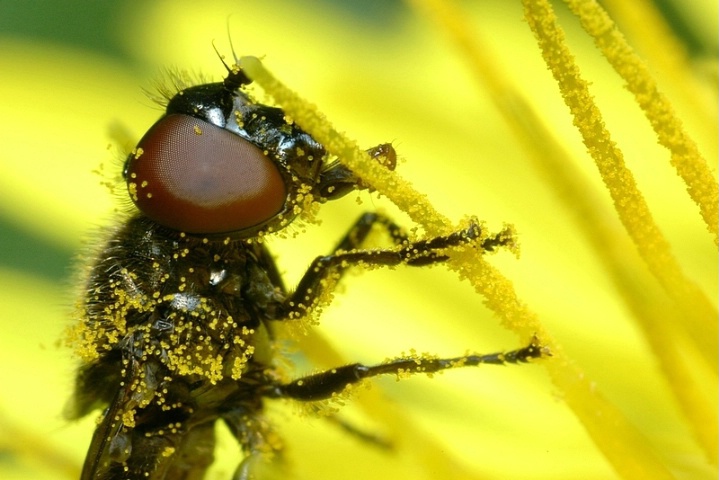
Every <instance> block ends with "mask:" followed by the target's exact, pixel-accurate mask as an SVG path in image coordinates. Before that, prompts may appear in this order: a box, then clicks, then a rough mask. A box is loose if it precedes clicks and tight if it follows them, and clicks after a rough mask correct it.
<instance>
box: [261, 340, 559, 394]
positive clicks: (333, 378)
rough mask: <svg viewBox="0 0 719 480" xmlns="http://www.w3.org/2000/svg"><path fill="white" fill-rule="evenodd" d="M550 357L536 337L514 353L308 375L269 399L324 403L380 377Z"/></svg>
mask: <svg viewBox="0 0 719 480" xmlns="http://www.w3.org/2000/svg"><path fill="white" fill-rule="evenodd" d="M547 355H550V353H549V351H548V350H547V349H546V347H542V346H541V345H540V344H539V342H538V340H537V338H536V337H535V338H533V339H532V341H531V343H530V344H529V345H527V346H526V347H524V348H520V349H518V350H512V351H510V352H497V353H490V354H486V355H465V356H462V357H455V358H433V357H429V356H416V357H405V358H396V359H394V360H390V361H388V362H386V363H381V364H378V365H371V366H367V365H362V364H359V363H353V364H351V365H345V366H343V367H338V368H333V369H332V370H326V371H324V372H321V373H317V374H314V375H308V376H306V377H302V378H299V379H297V380H295V381H293V382H290V383H287V384H284V385H277V386H275V387H274V388H273V389H272V390H271V391H270V392H269V394H268V396H272V397H284V398H293V399H295V400H301V401H315V400H323V399H326V398H330V397H331V396H332V395H334V394H338V393H340V392H342V391H343V390H344V389H345V388H346V387H347V386H348V385H352V384H355V383H358V382H360V381H361V380H363V379H365V378H370V377H375V376H378V375H390V374H393V375H407V374H414V373H435V372H438V371H440V370H446V369H449V368H458V367H470V366H476V365H480V364H492V365H505V364H508V363H522V362H528V361H529V360H530V359H532V358H538V357H542V356H547Z"/></svg>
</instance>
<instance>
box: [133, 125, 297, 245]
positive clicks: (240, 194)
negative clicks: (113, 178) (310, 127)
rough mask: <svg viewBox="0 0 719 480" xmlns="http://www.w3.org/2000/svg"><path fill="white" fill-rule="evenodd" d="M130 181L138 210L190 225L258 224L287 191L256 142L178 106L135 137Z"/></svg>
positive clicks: (190, 229) (213, 229)
mask: <svg viewBox="0 0 719 480" xmlns="http://www.w3.org/2000/svg"><path fill="white" fill-rule="evenodd" d="M140 149H141V150H140ZM127 184H128V189H129V191H130V197H131V198H132V199H133V201H134V202H135V204H136V205H137V207H138V208H139V209H140V210H141V211H142V213H144V214H145V215H147V216H148V217H149V218H151V219H152V220H154V221H156V222H157V223H159V224H160V225H164V226H166V227H170V228H173V229H176V230H180V231H183V232H187V233H206V234H212V233H224V232H237V231H240V230H243V229H245V228H248V227H252V226H254V225H258V224H260V223H262V222H265V221H267V220H269V219H270V218H272V217H273V216H275V215H276V214H277V213H279V211H280V210H281V209H282V207H283V205H284V203H285V196H286V194H287V189H286V187H285V183H284V181H283V179H282V176H281V175H280V172H279V171H278V169H277V167H276V166H275V164H274V163H273V162H272V161H271V160H270V159H269V158H267V156H266V155H264V154H263V153H262V151H261V150H260V149H259V148H257V147H256V146H254V145H253V144H251V143H249V142H248V141H247V140H244V139H242V138H240V137H238V136H237V135H235V134H233V133H231V132H228V131H227V130H223V129H222V128H219V127H216V126H215V125H212V124H210V123H208V122H205V121H203V120H199V119H196V118H194V117H190V116H188V115H180V114H172V115H168V116H166V117H164V118H162V119H161V120H160V121H158V122H157V123H156V124H155V125H153V126H152V128H150V130H149V131H148V132H147V133H146V134H145V136H144V137H143V138H142V140H140V143H139V144H138V155H137V157H136V158H135V157H133V158H131V160H130V162H129V164H128V167H127Z"/></svg>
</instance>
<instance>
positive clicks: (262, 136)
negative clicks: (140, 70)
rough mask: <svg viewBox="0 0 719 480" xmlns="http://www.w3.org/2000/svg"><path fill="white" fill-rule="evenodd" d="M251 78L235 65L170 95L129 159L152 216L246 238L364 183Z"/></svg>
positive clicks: (143, 205)
mask: <svg viewBox="0 0 719 480" xmlns="http://www.w3.org/2000/svg"><path fill="white" fill-rule="evenodd" d="M250 82H251V81H250V80H249V79H248V78H247V77H246V76H245V74H244V73H243V72H242V71H241V70H239V69H237V68H228V75H227V77H226V78H225V80H224V81H223V82H220V83H208V84H204V85H197V86H194V87H189V88H185V89H183V90H181V91H179V92H178V93H177V94H176V95H174V96H173V97H172V98H170V100H169V102H168V104H167V109H166V112H165V114H164V115H163V116H162V117H161V118H160V119H159V120H158V121H157V122H156V123H155V124H154V125H153V126H152V127H151V128H150V129H149V130H148V131H147V133H146V134H145V135H144V136H143V137H142V139H141V140H140V142H139V143H138V145H137V148H136V149H135V150H134V151H133V152H132V153H131V154H130V155H129V156H128V158H127V160H126V162H125V168H124V171H123V175H124V177H125V180H126V182H127V185H128V191H129V194H130V197H131V199H132V201H133V202H134V203H135V205H136V206H137V208H138V209H139V210H140V211H141V212H142V214H143V215H145V216H146V217H148V218H150V219H151V220H153V221H155V222H156V223H157V224H159V225H162V226H164V227H167V228H169V229H172V230H176V231H180V232H184V233H187V234H190V235H198V236H203V237H221V238H227V237H230V238H233V239H242V238H250V237H257V236H261V235H263V234H265V233H269V232H273V231H278V230H281V229H283V228H284V227H286V226H287V225H289V224H290V223H291V222H292V220H294V219H295V218H296V217H297V216H298V215H300V214H301V213H303V212H304V211H305V210H307V209H308V208H311V207H312V206H313V205H316V204H317V203H318V202H323V201H326V200H330V199H335V198H339V197H340V196H343V195H344V194H346V193H347V192H349V191H350V190H352V189H354V188H364V187H363V186H362V185H361V182H360V181H359V179H358V178H356V177H355V176H354V175H353V174H352V172H351V171H350V170H349V169H347V168H346V167H344V166H342V165H341V164H339V163H337V162H332V163H328V162H327V153H326V151H325V148H324V147H323V146H322V145H321V144H319V143H318V142H317V141H316V140H315V139H313V138H312V137H311V136H310V135H309V134H307V133H306V132H304V131H303V130H302V129H300V128H299V127H298V126H297V125H295V124H293V123H291V122H289V121H288V120H287V118H286V115H285V113H284V112H283V111H282V110H281V109H279V108H275V107H271V106H268V105H263V104H259V103H256V102H254V101H253V100H252V99H251V98H250V97H249V96H248V94H247V93H245V92H244V91H243V87H244V86H245V85H247V84H249V83H250ZM383 147H384V148H385V150H386V149H387V148H389V149H391V146H386V145H385V146H383ZM391 154H392V155H394V150H392V149H391ZM382 155H383V158H386V157H387V156H388V155H387V153H386V151H383V153H382ZM393 163H394V161H393V160H392V167H390V168H393Z"/></svg>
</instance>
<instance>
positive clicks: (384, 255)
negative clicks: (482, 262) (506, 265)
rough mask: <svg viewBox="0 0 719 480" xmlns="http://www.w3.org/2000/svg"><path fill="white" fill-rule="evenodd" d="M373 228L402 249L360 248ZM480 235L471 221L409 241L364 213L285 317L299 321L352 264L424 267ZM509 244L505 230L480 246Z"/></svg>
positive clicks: (304, 282)
mask: <svg viewBox="0 0 719 480" xmlns="http://www.w3.org/2000/svg"><path fill="white" fill-rule="evenodd" d="M374 225H381V226H382V227H384V228H385V229H386V230H387V232H388V233H389V235H390V237H391V238H392V240H393V242H394V243H395V245H396V246H397V247H399V248H394V249H377V250H360V249H357V248H358V247H360V246H361V245H362V244H363V242H364V240H365V239H366V238H367V236H368V235H369V233H370V231H371V229H372V228H373V226H374ZM480 233H481V231H480V227H479V225H478V224H477V223H476V222H475V221H472V222H471V223H470V225H469V226H468V227H467V228H466V229H464V230H459V231H456V232H453V233H450V234H449V235H444V236H439V237H434V238H430V239H426V240H419V241H416V242H410V241H409V238H408V237H407V235H406V234H405V233H404V232H403V231H402V229H401V228H400V227H399V226H398V225H397V224H395V223H394V222H393V221H392V220H390V219H389V218H387V217H386V216H384V215H381V214H379V213H375V212H368V213H365V214H364V215H362V216H361V217H360V218H359V219H358V220H357V222H356V223H355V225H354V226H353V227H352V228H351V229H350V230H349V232H348V233H347V234H346V235H345V236H344V238H343V239H342V240H341V241H340V242H339V244H338V245H337V247H336V248H335V250H334V252H333V253H332V254H330V255H327V256H322V257H317V258H315V260H314V261H313V262H312V264H311V265H310V268H309V269H308V270H307V272H306V273H305V275H304V276H303V277H302V279H301V280H300V282H299V284H298V285H297V288H296V289H295V291H294V293H293V294H292V295H291V296H290V297H289V298H288V300H287V301H286V302H285V313H286V318H297V317H299V316H301V315H302V314H303V313H304V312H305V311H306V310H309V309H311V307H312V306H313V305H314V304H315V303H316V302H317V301H318V299H319V298H320V296H321V294H322V291H324V290H325V289H326V288H327V280H335V281H336V280H339V278H340V277H341V276H342V274H343V273H344V272H345V271H346V270H347V268H348V267H350V266H352V265H361V264H365V265H371V266H393V265H400V264H405V265H411V266H422V265H429V264H434V263H440V262H443V261H445V260H447V258H448V257H447V255H446V253H445V250H446V249H448V248H451V247H455V246H458V245H462V244H468V243H472V242H474V241H476V240H477V239H479V238H480ZM509 242H511V236H510V235H508V234H507V232H506V231H502V232H500V233H499V234H497V235H495V236H493V237H488V238H486V239H483V240H482V241H481V243H480V245H479V246H480V248H482V249H484V250H492V249H493V248H494V247H495V246H500V245H505V244H507V243H509Z"/></svg>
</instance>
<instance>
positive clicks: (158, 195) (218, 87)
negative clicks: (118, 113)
mask: <svg viewBox="0 0 719 480" xmlns="http://www.w3.org/2000/svg"><path fill="white" fill-rule="evenodd" d="M227 70H228V73H227V76H226V77H225V78H224V81H222V82H219V83H208V84H203V85H197V86H192V87H188V88H184V89H182V90H180V91H179V93H177V94H175V95H174V96H172V97H171V98H168V100H167V105H166V111H165V113H164V114H163V116H162V117H161V118H160V119H159V120H158V121H157V122H156V123H155V124H154V125H152V126H151V127H150V128H149V130H148V131H147V133H145V135H144V136H143V138H142V139H141V140H140V142H139V143H138V145H137V148H136V149H135V150H134V151H133V152H132V153H131V154H130V155H129V156H128V157H127V160H126V162H125V166H124V171H123V176H124V179H125V181H126V183H127V191H128V195H129V197H130V199H131V200H132V202H133V203H134V205H135V207H136V208H135V209H134V212H133V213H131V214H128V215H127V217H126V218H125V219H124V220H123V221H122V222H121V223H120V224H119V225H118V226H116V227H115V228H114V229H113V230H112V231H111V232H109V233H108V238H107V241H106V243H105V244H104V245H103V246H102V247H101V248H100V249H99V251H98V253H97V256H96V259H95V261H94V265H92V267H91V268H90V270H89V273H88V276H87V280H86V289H85V293H84V297H83V298H82V299H81V301H80V302H79V314H78V316H79V317H80V318H79V321H78V323H77V326H76V328H75V329H74V335H73V340H72V341H73V342H74V345H75V347H76V350H77V351H78V352H79V355H80V357H81V358H82V365H81V366H80V368H79V370H78V373H77V377H76V386H75V394H74V397H73V401H72V403H71V405H72V408H71V412H70V416H71V417H73V418H79V417H82V416H84V415H86V414H88V413H89V412H91V411H92V410H93V409H95V408H102V409H104V413H103V415H102V418H101V419H100V421H99V424H98V426H97V428H96V430H95V433H94V435H93V437H92V440H91V442H90V447H89V449H88V452H87V456H86V459H85V463H84V466H83V470H82V475H81V480H110V479H138V480H139V479H149V480H160V479H172V480H175V479H199V478H202V477H203V476H204V474H205V472H206V470H207V469H208V467H209V466H210V464H211V463H212V461H213V450H214V442H215V437H214V425H215V423H216V422H217V421H218V420H220V421H222V422H224V423H225V424H226V425H227V426H228V427H229V430H230V431H231V432H232V434H233V435H234V436H235V438H236V439H237V442H238V443H239V445H240V447H241V448H242V450H243V453H244V458H243V459H242V460H240V461H239V466H238V467H237V470H236V472H235V473H234V476H233V478H234V479H249V478H252V477H253V476H254V475H255V474H256V473H257V469H258V468H259V467H258V465H260V463H261V462H259V460H263V459H270V461H271V460H272V459H274V460H275V462H276V461H277V460H278V459H281V446H280V442H278V440H277V436H276V435H275V434H274V432H273V431H272V429H271V427H270V426H269V423H268V422H267V421H266V419H265V417H264V416H263V404H264V402H265V401H266V400H267V399H278V398H289V399H294V400H297V401H301V402H313V401H318V400H323V399H327V398H330V397H331V396H332V395H334V394H338V393H340V392H342V391H343V390H344V389H345V388H346V387H347V386H349V385H352V384H355V383H357V382H360V381H361V380H363V379H366V378H370V377H374V376H377V375H392V374H398V373H400V372H404V373H431V372H436V371H439V370H443V369H447V368H453V367H457V366H472V365H478V364H480V363H489V364H504V363H518V362H526V361H528V360H529V359H531V358H536V357H540V356H542V355H544V354H547V352H546V351H545V349H544V348H543V347H541V346H540V345H539V344H538V343H537V341H536V339H534V340H532V342H531V343H530V344H529V345H528V346H526V347H524V348H521V349H518V350H514V351H510V352H505V353H494V354H489V355H467V356H460V357H456V358H422V359H417V358H396V359H394V360H391V361H387V362H385V363H381V364H376V365H369V366H368V365H362V364H357V363H355V364H351V365H345V366H340V367H337V368H334V369H331V370H327V371H324V372H320V373H317V374H314V375H309V376H305V377H302V378H298V379H296V380H294V381H289V382H287V381H283V380H282V379H281V377H280V375H279V373H278V370H277V367H276V366H275V364H274V362H273V357H274V356H275V353H274V352H275V351H276V349H275V343H276V334H275V330H276V326H277V325H278V324H279V323H280V322H298V321H299V319H301V318H302V317H304V316H305V315H306V314H308V313H311V312H312V311H313V309H314V307H315V306H316V305H317V304H318V303H319V302H320V301H321V298H322V296H323V295H326V294H327V293H328V289H330V288H331V285H333V284H334V283H335V282H336V281H338V280H339V279H340V277H341V276H342V274H343V272H344V271H345V270H346V269H347V268H348V267H350V266H352V265H360V264H363V265H377V266H391V265H412V266H422V265H429V264H436V263H441V262H443V261H445V260H446V259H447V258H448V257H447V251H448V249H451V248H452V247H457V246H462V245H467V244H469V245H473V246H474V247H475V248H477V249H480V250H492V249H493V248H496V247H500V246H502V245H504V244H506V242H507V239H506V238H505V237H504V236H502V235H501V234H500V235H496V236H490V237H488V238H481V237H480V228H479V226H478V225H477V224H476V223H471V224H470V225H469V226H468V227H467V228H466V229H464V230H459V231H456V232H454V233H451V234H449V235H446V236H440V237H435V238H429V239H424V240H419V241H411V240H410V239H409V238H408V237H407V235H406V234H405V233H404V231H403V230H402V229H401V228H400V227H399V226H398V225H396V224H395V223H394V222H393V221H392V220H391V219H389V218H387V217H385V216H383V215H381V214H379V213H374V212H369V213H365V214H364V215H362V216H361V217H360V218H359V219H358V220H357V221H356V222H355V224H354V225H353V226H352V227H351V228H350V229H349V231H348V232H347V234H346V235H345V236H344V238H342V239H341V240H340V241H339V243H338V244H337V247H336V248H335V249H334V250H333V251H332V252H331V253H330V254H328V255H324V256H319V257H317V258H316V259H315V260H314V261H313V262H312V264H311V266H310V267H309V269H308V270H307V272H306V273H305V274H304V276H303V277H302V279H301V280H300V281H299V283H298V285H296V286H295V288H294V289H292V290H288V289H287V288H286V287H285V285H284V283H283V281H282V278H281V276H280V274H279V272H278V269H277V267H276V265H275V262H274V260H273V258H272V256H271V255H270V253H269V251H268V250H267V248H266V247H265V245H264V243H263V242H262V237H264V236H265V235H271V234H273V233H276V232H281V231H282V230H283V229H285V228H286V227H287V226H288V225H290V224H291V223H292V222H293V220H295V219H296V218H297V217H301V216H302V215H305V214H306V213H307V211H308V210H309V209H312V208H313V207H314V206H316V205H317V204H321V203H324V202H327V201H331V200H335V199H338V198H340V197H342V196H344V195H346V194H347V193H349V192H350V191H352V190H362V189H367V187H366V186H365V185H363V184H362V181H361V179H360V178H358V177H357V176H356V175H355V174H354V173H353V172H352V171H351V170H350V169H349V168H347V167H345V166H344V165H342V164H341V163H339V162H338V161H336V160H335V161H330V159H329V155H328V154H327V152H326V150H325V148H324V147H323V145H321V144H319V143H318V142H317V141H315V139H313V138H312V137H311V136H310V135H309V134H307V133H306V132H304V131H303V130H302V129H301V128H299V127H298V126H297V125H294V124H292V123H288V122H287V121H286V116H285V114H284V112H283V111H282V110H281V109H279V108H275V107H271V106H268V105H263V104H260V103H257V102H255V101H254V100H253V99H252V98H251V97H250V96H249V94H248V93H246V91H245V89H244V87H245V86H246V85H248V84H249V83H250V79H249V78H248V77H247V76H246V75H245V74H244V73H243V72H242V70H240V69H239V68H237V67H232V68H229V67H227ZM368 152H369V154H370V156H371V157H372V158H373V159H374V160H373V161H377V162H380V163H381V164H382V165H383V166H384V167H386V168H388V169H390V170H393V169H394V168H395V162H396V153H395V150H394V148H393V147H392V145H390V144H383V145H379V146H377V147H374V148H371V149H369V150H368ZM377 227H378V228H382V229H384V230H386V231H387V232H388V234H389V236H390V237H391V239H392V241H393V243H394V246H393V247H392V248H387V249H375V250H367V249H363V242H364V240H365V238H366V237H367V235H368V234H369V232H370V230H371V229H373V228H377Z"/></svg>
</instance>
